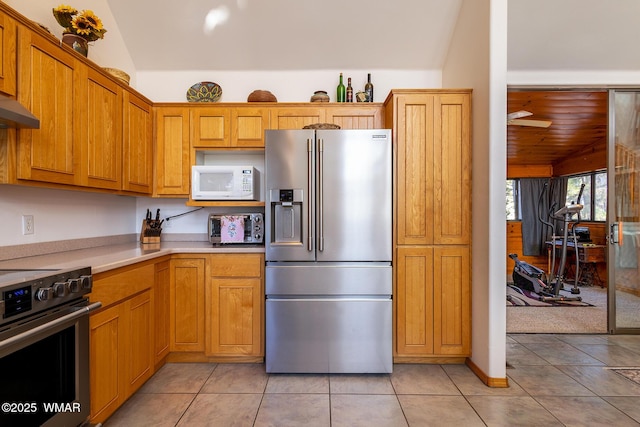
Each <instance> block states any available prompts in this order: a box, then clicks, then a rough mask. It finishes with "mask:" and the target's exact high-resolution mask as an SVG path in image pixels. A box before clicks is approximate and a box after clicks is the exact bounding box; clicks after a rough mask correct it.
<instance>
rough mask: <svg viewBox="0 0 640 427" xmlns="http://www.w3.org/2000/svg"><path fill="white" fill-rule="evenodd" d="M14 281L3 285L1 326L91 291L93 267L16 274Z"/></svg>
mask: <svg viewBox="0 0 640 427" xmlns="http://www.w3.org/2000/svg"><path fill="white" fill-rule="evenodd" d="M12 276H13V278H12V282H13V283H11V282H9V283H7V282H4V283H1V284H0V326H2V325H4V324H6V323H10V322H13V321H14V320H17V319H20V318H22V317H26V316H29V315H34V314H37V313H38V312H41V311H44V310H47V309H49V308H53V307H56V306H58V305H61V304H65V303H68V302H70V301H73V300H76V299H80V298H82V297H83V296H84V295H86V294H88V293H90V292H91V288H92V286H93V279H92V276H91V267H82V268H72V269H64V270H56V271H47V272H39V271H24V273H23V277H21V278H20V277H19V276H18V275H17V274H16V273H13V275H12ZM16 276H18V277H16Z"/></svg>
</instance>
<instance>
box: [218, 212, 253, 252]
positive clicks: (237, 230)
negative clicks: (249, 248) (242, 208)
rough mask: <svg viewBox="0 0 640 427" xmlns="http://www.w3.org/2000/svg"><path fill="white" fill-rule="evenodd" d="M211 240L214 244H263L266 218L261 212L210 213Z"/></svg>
mask: <svg viewBox="0 0 640 427" xmlns="http://www.w3.org/2000/svg"><path fill="white" fill-rule="evenodd" d="M208 229H209V242H211V243H212V244H214V245H215V244H250V245H261V244H263V239H264V218H263V215H262V214H261V213H234V214H226V215H224V214H210V215H209V226H208Z"/></svg>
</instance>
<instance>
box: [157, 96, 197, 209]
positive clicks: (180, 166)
mask: <svg viewBox="0 0 640 427" xmlns="http://www.w3.org/2000/svg"><path fill="white" fill-rule="evenodd" d="M190 162H191V155H190V147H189V110H188V109H186V108H180V107H158V108H157V109H156V167H155V171H156V189H155V192H156V194H157V195H158V196H173V197H188V196H189V185H190V175H191V163H190Z"/></svg>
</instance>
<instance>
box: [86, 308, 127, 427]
mask: <svg viewBox="0 0 640 427" xmlns="http://www.w3.org/2000/svg"><path fill="white" fill-rule="evenodd" d="M123 313H124V306H123V305H115V306H112V307H109V308H107V309H104V310H101V311H99V312H98V313H95V314H92V315H91V317H90V318H89V325H90V336H89V342H90V351H89V354H90V362H89V366H90V381H91V385H90V390H91V422H92V423H101V422H103V421H104V420H106V419H107V418H108V417H109V415H111V414H112V413H113V412H115V410H116V409H118V406H120V404H121V402H123V401H124V399H125V397H124V396H125V391H124V383H123V382H122V381H121V380H120V369H121V366H122V364H123V363H124V360H123V352H124V347H125V335H126V326H125V323H126V321H125V319H124V317H125V316H124V315H123Z"/></svg>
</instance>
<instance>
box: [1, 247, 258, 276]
mask: <svg viewBox="0 0 640 427" xmlns="http://www.w3.org/2000/svg"><path fill="white" fill-rule="evenodd" d="M183 253H184V254H192V253H199V254H213V253H264V246H253V245H251V246H213V245H212V244H211V243H209V242H162V243H160V244H145V245H143V244H141V243H140V242H132V243H126V244H120V245H108V246H98V247H94V248H87V249H77V250H72V251H64V252H57V253H53V254H47V255H37V256H31V257H24V258H17V259H11V260H6V261H0V269H21V270H22V269H63V268H74V267H86V266H90V267H91V272H92V274H96V273H102V272H105V271H109V270H113V269H115V268H120V267H124V266H127V265H130V264H135V263H137V262H141V261H147V260H150V259H153V258H158V257H161V256H164V255H172V254H183Z"/></svg>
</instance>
